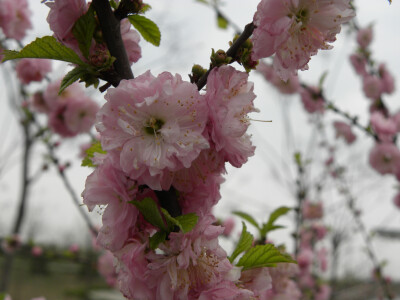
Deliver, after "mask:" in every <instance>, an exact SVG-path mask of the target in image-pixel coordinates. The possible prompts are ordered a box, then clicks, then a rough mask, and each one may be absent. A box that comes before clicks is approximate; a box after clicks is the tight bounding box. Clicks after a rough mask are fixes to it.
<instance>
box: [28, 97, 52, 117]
mask: <svg viewBox="0 0 400 300" xmlns="http://www.w3.org/2000/svg"><path fill="white" fill-rule="evenodd" d="M28 103H29V105H30V106H31V108H32V110H34V111H36V112H40V113H46V114H47V113H49V112H50V108H49V107H48V105H47V103H46V101H45V100H44V97H43V92H36V93H34V94H33V95H32V96H31V97H30V98H29V100H28Z"/></svg>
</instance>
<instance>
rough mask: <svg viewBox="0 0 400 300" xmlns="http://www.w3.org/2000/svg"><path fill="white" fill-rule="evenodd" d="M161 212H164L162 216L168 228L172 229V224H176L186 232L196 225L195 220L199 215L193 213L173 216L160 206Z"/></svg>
mask: <svg viewBox="0 0 400 300" xmlns="http://www.w3.org/2000/svg"><path fill="white" fill-rule="evenodd" d="M161 212H162V213H163V214H164V217H165V219H166V221H167V223H168V229H169V230H170V231H172V230H173V229H174V226H178V227H179V229H180V230H182V232H183V233H187V232H189V231H191V230H192V229H193V228H194V227H195V226H196V224H197V221H198V220H199V217H198V216H197V215H196V214H194V213H190V214H186V215H182V216H177V217H175V218H174V217H172V216H171V215H170V214H169V212H168V211H167V210H166V209H164V208H161Z"/></svg>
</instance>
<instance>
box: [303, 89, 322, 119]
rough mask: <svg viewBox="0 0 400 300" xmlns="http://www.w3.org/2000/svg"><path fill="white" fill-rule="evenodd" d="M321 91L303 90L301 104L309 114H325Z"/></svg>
mask: <svg viewBox="0 0 400 300" xmlns="http://www.w3.org/2000/svg"><path fill="white" fill-rule="evenodd" d="M320 92H321V91H320V90H319V88H317V87H308V88H307V89H306V88H301V90H300V95H301V102H302V103H303V106H304V109H305V110H306V111H307V112H309V113H311V114H312V113H324V111H325V102H324V99H323V98H322V97H321V95H320Z"/></svg>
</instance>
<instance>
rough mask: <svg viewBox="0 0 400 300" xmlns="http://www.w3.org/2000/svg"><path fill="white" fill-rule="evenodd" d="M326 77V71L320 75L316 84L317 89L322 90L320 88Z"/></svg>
mask: <svg viewBox="0 0 400 300" xmlns="http://www.w3.org/2000/svg"><path fill="white" fill-rule="evenodd" d="M327 76H328V71H325V72H324V73H323V74H322V75H321V78H320V79H319V83H318V87H319V88H320V89H322V87H323V85H324V82H325V79H326V77H327Z"/></svg>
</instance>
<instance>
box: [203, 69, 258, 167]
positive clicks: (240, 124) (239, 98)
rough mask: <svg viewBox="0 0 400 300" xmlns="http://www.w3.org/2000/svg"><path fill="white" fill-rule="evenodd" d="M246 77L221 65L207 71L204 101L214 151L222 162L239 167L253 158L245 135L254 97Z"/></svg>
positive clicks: (251, 148) (248, 139) (244, 74)
mask: <svg viewBox="0 0 400 300" xmlns="http://www.w3.org/2000/svg"><path fill="white" fill-rule="evenodd" d="M247 79H248V74H247V73H245V72H239V71H236V70H235V69H234V68H233V67H231V66H221V67H219V68H215V69H213V70H212V71H211V72H210V75H209V76H208V80H207V93H206V101H207V104H208V106H209V110H210V122H209V132H210V137H211V139H212V141H213V143H214V144H215V149H216V151H218V152H219V153H220V154H221V155H222V156H223V157H224V160H225V161H228V162H229V163H231V164H232V165H233V166H234V167H237V168H239V167H240V166H241V165H242V164H244V163H245V162H246V161H247V159H248V157H249V156H252V155H254V149H255V147H254V146H252V144H251V141H250V136H249V135H248V134H246V130H247V128H248V126H249V124H250V123H249V118H248V116H247V114H248V113H250V112H256V111H258V110H257V109H256V108H254V106H253V100H254V99H255V97H256V96H255V94H254V93H253V83H251V82H248V81H247Z"/></svg>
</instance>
